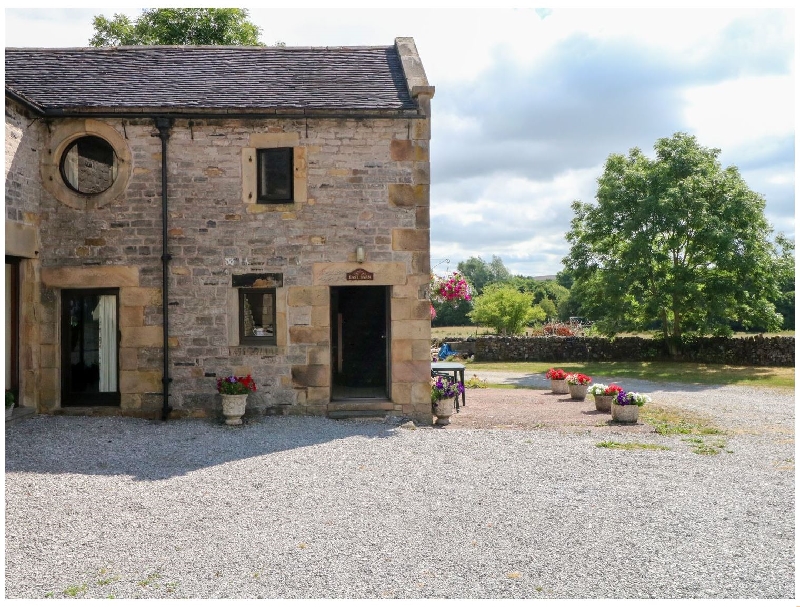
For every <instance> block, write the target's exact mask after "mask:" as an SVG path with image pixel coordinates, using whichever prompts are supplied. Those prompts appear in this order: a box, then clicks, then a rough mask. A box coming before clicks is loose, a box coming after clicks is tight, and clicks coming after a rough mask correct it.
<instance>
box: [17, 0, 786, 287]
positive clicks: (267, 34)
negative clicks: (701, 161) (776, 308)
mask: <svg viewBox="0 0 800 607" xmlns="http://www.w3.org/2000/svg"><path fill="white" fill-rule="evenodd" d="M121 10H122V11H124V12H125V13H126V14H129V15H132V16H136V15H137V14H138V13H139V12H140V9H107V10H105V9H80V10H59V11H58V12H57V13H54V12H53V11H54V9H28V10H20V9H6V11H5V18H6V28H5V31H6V46H85V45H86V44H88V40H89V38H90V37H91V34H92V26H91V18H92V16H93V15H95V14H98V13H101V12H102V13H103V14H105V15H106V16H107V17H111V16H113V14H114V13H115V12H120V11H121ZM250 17H251V19H252V20H253V21H254V22H255V23H256V24H257V25H259V26H260V27H261V28H262V29H263V33H262V39H263V40H264V41H265V42H266V43H268V44H272V43H274V42H275V41H277V40H282V41H284V42H286V44H288V45H289V46H339V45H345V46H346V45H387V44H391V43H392V41H393V40H394V38H395V37H397V36H413V37H414V39H415V41H416V44H417V48H418V50H419V52H420V56H421V58H422V61H423V63H424V66H425V70H426V72H427V75H428V78H429V80H430V82H431V84H433V85H434V86H436V95H435V97H434V100H433V124H432V128H433V138H432V141H431V177H432V184H431V222H432V228H431V254H432V258H433V259H434V262H433V263H434V264H435V263H437V261H436V260H437V259H438V260H442V259H445V258H450V259H451V264H450V267H451V268H454V267H455V265H456V264H457V263H458V261H461V260H464V259H467V258H468V257H470V256H481V257H482V258H483V259H485V260H490V259H491V257H492V255H499V256H500V257H502V258H503V261H504V262H505V263H506V265H507V267H509V269H511V270H512V272H516V273H520V274H526V275H541V274H553V273H555V272H556V271H557V270H558V269H560V264H561V258H562V257H563V256H564V255H565V254H566V253H567V251H568V245H567V243H566V241H565V240H564V233H565V232H566V231H567V230H568V229H569V222H570V219H571V217H572V212H571V209H570V203H571V202H572V201H573V200H575V199H580V200H583V201H585V202H589V201H591V200H593V199H594V195H595V190H596V179H597V177H598V176H599V175H600V174H601V172H602V164H603V162H604V161H605V159H606V158H607V157H608V155H609V154H611V153H627V152H628V150H629V149H630V148H632V147H639V148H641V149H642V150H643V151H644V152H645V153H650V152H651V150H652V147H653V144H654V143H655V140H656V139H657V138H660V137H669V136H671V135H672V134H673V133H674V132H675V131H679V130H680V131H686V132H689V133H690V134H693V135H696V136H697V138H698V141H699V143H700V144H701V145H703V146H706V147H718V148H721V150H722V153H721V154H720V161H721V162H722V163H723V165H726V166H727V165H730V164H733V165H736V166H738V167H739V168H740V170H741V173H742V176H743V177H744V178H745V180H746V181H747V183H748V185H749V186H750V188H751V189H753V190H754V191H756V192H759V193H761V194H763V195H764V196H765V199H766V200H767V208H766V214H767V216H768V219H769V220H770V221H771V222H772V223H773V224H774V225H775V226H776V228H778V229H780V230H782V231H784V232H785V233H787V234H788V235H789V236H793V234H794V200H795V195H794V187H795V181H794V180H795V177H794V175H795V160H794V146H795V144H794V106H793V103H794V67H793V61H794V52H795V51H794V46H795V33H794V23H795V14H794V12H792V11H787V10H752V9H749V10H739V9H729V8H726V9H695V8H686V7H682V8H675V9H669V10H667V9H658V10H656V9H587V8H575V9H565V8H554V9H552V11H550V12H549V13H547V14H546V15H545V14H544V13H541V12H539V13H537V11H536V10H533V9H510V8H502V7H492V8H484V9H459V10H451V9H430V8H426V9H425V12H424V18H420V13H419V11H418V10H409V8H403V9H391V10H390V9H376V10H365V9H341V8H336V9H316V8H315V9H313V10H309V9H302V10H291V9H279V8H266V9H260V8H259V9H251V11H250ZM440 269H441V268H440Z"/></svg>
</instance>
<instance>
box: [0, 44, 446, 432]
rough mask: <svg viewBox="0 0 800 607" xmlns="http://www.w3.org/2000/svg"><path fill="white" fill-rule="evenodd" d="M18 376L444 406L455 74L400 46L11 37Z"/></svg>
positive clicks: (101, 393)
mask: <svg viewBox="0 0 800 607" xmlns="http://www.w3.org/2000/svg"><path fill="white" fill-rule="evenodd" d="M5 77H6V107H5V109H6V111H5V115H6V140H5V141H6V173H5V177H6V182H5V198H6V201H5V202H6V230H5V250H6V388H7V389H8V388H13V389H15V390H17V391H18V394H19V401H20V404H21V405H23V406H26V407H30V408H33V409H34V410H35V411H37V412H39V413H62V414H65V413H80V414H112V415H113V414H121V415H132V416H140V417H151V418H162V419H167V418H170V417H171V418H175V417H203V416H207V415H213V414H215V411H217V410H219V407H220V405H219V396H218V395H217V392H216V379H217V378H219V377H222V376H229V375H231V374H234V375H247V374H251V375H252V376H253V378H254V380H255V381H256V383H257V385H258V391H257V392H256V393H254V394H252V395H251V396H250V397H249V400H248V412H249V414H259V413H270V412H282V413H291V414H306V415H329V416H332V417H343V416H355V415H358V414H359V412H362V413H363V412H365V411H367V412H372V413H376V412H382V413H394V414H396V415H405V416H409V417H411V418H414V419H415V420H417V421H419V422H422V423H430V422H431V419H432V418H431V405H430V396H429V392H430V391H429V378H430V362H429V351H430V312H429V302H428V291H427V289H428V283H429V276H430V244H429V243H430V238H429V184H430V164H429V142H430V100H431V98H432V97H433V93H434V89H433V87H432V86H429V84H428V82H427V79H426V77H425V71H424V69H423V67H422V63H421V61H420V58H419V56H418V54H417V50H416V47H415V45H414V41H413V39H411V38H398V39H396V40H395V43H394V45H392V46H387V47H338V48H275V47H264V48H255V47H170V46H160V47H146V46H145V47H116V48H69V49H63V48H62V49H26V48H7V49H6V56H5Z"/></svg>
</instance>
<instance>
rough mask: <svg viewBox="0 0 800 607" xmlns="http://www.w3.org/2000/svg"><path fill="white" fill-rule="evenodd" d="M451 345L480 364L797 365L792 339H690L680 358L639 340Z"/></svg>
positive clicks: (493, 340) (503, 340) (487, 340)
mask: <svg viewBox="0 0 800 607" xmlns="http://www.w3.org/2000/svg"><path fill="white" fill-rule="evenodd" d="M446 341H448V343H449V344H450V345H451V347H452V348H454V349H455V350H456V351H461V350H464V351H469V350H473V351H474V352H475V360H476V361H504V362H511V361H514V362H516V361H558V362H586V361H659V360H684V361H693V362H702V363H720V364H731V365H763V366H780V367H793V366H794V358H795V344H794V337H763V336H753V337H734V338H729V337H702V338H695V339H691V340H686V342H685V343H684V345H683V347H682V354H681V356H680V357H679V358H677V359H676V358H672V357H670V355H669V353H668V352H667V349H666V346H665V345H664V342H663V341H662V340H656V339H646V338H641V337H617V338H615V339H607V338H602V337H481V338H478V339H475V340H474V341H469V342H464V345H463V346H462V345H461V344H460V343H459V342H453V341H449V340H446Z"/></svg>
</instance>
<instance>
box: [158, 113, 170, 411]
mask: <svg viewBox="0 0 800 607" xmlns="http://www.w3.org/2000/svg"><path fill="white" fill-rule="evenodd" d="M156 128H157V129H158V136H159V137H160V138H161V251H162V253H161V277H162V284H161V311H162V314H163V316H164V321H163V323H162V327H163V329H164V375H163V376H162V378H161V384H162V385H163V393H164V403H163V405H162V408H161V419H162V420H163V421H166V420H167V419H168V418H169V414H170V412H171V411H172V407H171V406H170V404H169V384H170V382H172V378H171V377H170V376H169V260H170V259H172V255H170V254H169V250H168V248H167V220H168V217H167V140H168V139H169V131H170V129H171V128H172V118H156Z"/></svg>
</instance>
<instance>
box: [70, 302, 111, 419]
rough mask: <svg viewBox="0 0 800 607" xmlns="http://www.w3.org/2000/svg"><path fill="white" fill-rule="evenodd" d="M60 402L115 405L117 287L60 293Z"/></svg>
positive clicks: (78, 404) (76, 404) (84, 404)
mask: <svg viewBox="0 0 800 607" xmlns="http://www.w3.org/2000/svg"><path fill="white" fill-rule="evenodd" d="M61 307H62V310H61V340H62V344H61V356H62V358H61V380H62V386H61V388H62V391H61V404H62V405H63V406H97V405H105V406H109V405H110V406H118V405H119V403H120V393H119V385H118V377H119V364H118V361H119V329H118V322H117V319H118V318H119V290H118V289H64V290H63V291H62V292H61Z"/></svg>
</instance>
